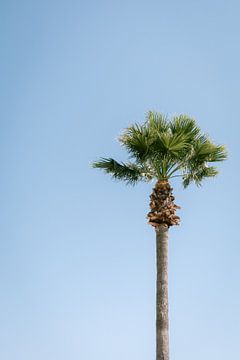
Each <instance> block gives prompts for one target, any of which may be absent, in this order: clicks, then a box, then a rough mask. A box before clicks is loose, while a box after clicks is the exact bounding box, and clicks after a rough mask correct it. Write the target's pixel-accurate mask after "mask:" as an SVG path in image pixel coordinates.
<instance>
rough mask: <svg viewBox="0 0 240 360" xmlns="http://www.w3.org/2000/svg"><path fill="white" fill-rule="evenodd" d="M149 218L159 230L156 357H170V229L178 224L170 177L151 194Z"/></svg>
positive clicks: (165, 358)
mask: <svg viewBox="0 0 240 360" xmlns="http://www.w3.org/2000/svg"><path fill="white" fill-rule="evenodd" d="M150 199H151V201H150V209H151V211H150V212H149V213H148V216H147V217H148V222H149V224H150V225H152V226H154V228H155V230H156V250H157V251H156V252H157V297H156V360H169V340H168V229H169V227H170V226H173V225H179V223H180V218H179V216H177V215H176V210H177V209H180V207H179V206H177V205H175V204H174V199H175V198H174V196H173V195H172V188H171V186H170V184H169V182H168V181H167V180H159V181H158V182H157V183H156V185H155V188H154V189H153V192H152V194H151V196H150Z"/></svg>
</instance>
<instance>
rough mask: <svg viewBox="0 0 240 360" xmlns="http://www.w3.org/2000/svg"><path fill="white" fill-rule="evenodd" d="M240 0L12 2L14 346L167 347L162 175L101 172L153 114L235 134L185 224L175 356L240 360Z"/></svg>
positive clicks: (7, 262)
mask: <svg viewBox="0 0 240 360" xmlns="http://www.w3.org/2000/svg"><path fill="white" fill-rule="evenodd" d="M239 16H240V5H239V2H238V1H233V0H230V1H228V2H227V1H221V0H220V1H206V0H205V1H198V2H197V1H190V0H189V1H186V0H182V1H177V0H172V1H153V0H149V1H146V0H145V1H141V0H140V1H131V0H129V1H126V0H123V1H106V0H103V1H73V0H69V1H65V0H60V1H54V0H48V1H47V0H43V1H41V2H36V1H30V0H29V1H27V0H23V1H21V2H19V1H12V0H9V1H2V2H1V12H0V17H1V21H0V27H1V31H0V34H1V49H2V56H1V98H2V102H1V131H0V137H1V141H0V159H1V162H0V164H1V180H0V181H1V186H0V192H1V205H0V206H1V217H0V228H1V242H0V247H1V248H0V288H1V297H0V307H1V321H0V335H1V336H0V338H1V346H0V357H1V359H4V360H16V359H17V360H32V359H34V360H42V359H44V360H50V359H51V360H52V359H58V360H65V359H71V360H75V359H81V360H94V359H98V360H103V359H104V360H112V359H113V358H114V359H115V360H120V359H121V360H122V359H125V360H128V359H129V360H130V359H133V358H135V359H138V360H145V359H154V357H155V323H154V322H155V236H154V231H153V229H152V228H151V227H150V226H148V225H147V223H146V219H145V217H146V213H147V212H148V202H149V198H148V196H149V194H150V192H151V188H152V186H153V184H140V185H139V186H136V187H134V188H131V187H126V186H125V185H124V184H122V183H117V182H112V181H111V179H110V178H108V177H107V176H105V175H104V174H102V173H101V172H98V171H96V170H93V169H91V168H90V166H89V165H90V163H91V161H92V160H95V159H97V158H98V157H99V156H112V157H115V158H116V159H118V160H124V159H126V154H125V153H124V152H123V150H122V149H121V148H120V147H119V144H118V143H117V141H116V139H117V137H118V135H119V134H120V133H121V131H122V129H123V128H125V127H126V126H128V125H129V124H131V123H134V122H143V121H144V117H145V114H146V112H147V111H148V110H156V111H160V112H163V113H166V114H169V115H173V114H179V113H185V114H189V115H190V116H192V117H195V118H196V119H197V121H198V122H199V125H200V126H201V128H202V130H203V131H204V132H207V133H208V134H209V135H210V136H211V137H212V139H213V140H214V141H216V142H217V143H222V144H226V145H227V147H228V150H229V160H228V161H227V162H225V163H224V164H222V165H221V166H220V169H221V174H220V175H219V177H218V178H216V179H214V180H210V181H208V182H206V183H204V186H203V187H202V188H200V189H199V188H195V187H194V186H192V187H190V188H189V189H187V190H183V189H182V187H181V185H180V184H179V183H178V182H177V181H176V182H174V184H173V185H174V189H175V190H174V191H175V195H176V203H177V204H179V205H181V207H182V209H181V211H179V214H180V216H181V219H182V223H181V226H180V227H177V228H172V229H171V231H170V249H169V280H170V285H169V300H170V348H171V360H192V359H194V360H200V359H201V360H202V359H203V358H204V359H213V358H216V359H219V360H225V359H226V358H228V359H229V358H233V359H235V358H237V356H238V354H239V352H240V348H239V332H240V325H239V324H240V310H239V299H240V287H239V270H240V265H239V252H240V245H239V239H238V238H239V236H238V230H237V224H238V222H239V219H238V203H239V200H240V199H239V191H238V177H239V140H238V133H239V130H240V129H239V87H240V86H239V84H240V73H239V62H240V48H239V31H240V24H239Z"/></svg>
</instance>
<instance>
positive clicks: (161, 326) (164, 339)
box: [156, 225, 169, 360]
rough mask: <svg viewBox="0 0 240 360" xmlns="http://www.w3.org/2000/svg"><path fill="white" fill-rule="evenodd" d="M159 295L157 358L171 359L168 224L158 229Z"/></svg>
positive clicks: (160, 359)
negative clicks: (169, 338)
mask: <svg viewBox="0 0 240 360" xmlns="http://www.w3.org/2000/svg"><path fill="white" fill-rule="evenodd" d="M156 249H157V297H156V360H169V340H168V226H167V225H160V226H159V227H158V228H157V229H156Z"/></svg>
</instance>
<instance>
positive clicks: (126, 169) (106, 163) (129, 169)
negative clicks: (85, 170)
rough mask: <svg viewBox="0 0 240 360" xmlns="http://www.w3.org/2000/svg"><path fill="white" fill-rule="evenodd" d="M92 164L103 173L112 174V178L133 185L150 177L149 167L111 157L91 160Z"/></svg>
mask: <svg viewBox="0 0 240 360" xmlns="http://www.w3.org/2000/svg"><path fill="white" fill-rule="evenodd" d="M92 166H93V167H94V168H98V169H102V170H104V172H105V173H107V174H110V175H112V177H113V178H114V179H117V180H123V181H126V183H128V184H131V185H135V183H136V182H138V181H140V180H143V181H149V180H151V179H152V175H151V172H150V171H149V169H147V168H146V167H140V166H138V165H137V164H134V163H131V162H128V163H124V162H121V163H119V162H117V161H116V160H114V159H112V158H101V159H100V160H99V161H96V162H93V164H92Z"/></svg>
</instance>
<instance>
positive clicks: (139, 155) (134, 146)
mask: <svg viewBox="0 0 240 360" xmlns="http://www.w3.org/2000/svg"><path fill="white" fill-rule="evenodd" d="M118 140H119V142H120V144H121V145H123V146H124V147H125V148H126V150H127V151H128V152H129V154H130V156H131V157H134V158H136V159H137V160H139V161H144V159H145V157H146V156H147V154H148V150H149V148H150V146H151V143H152V139H151V134H150V131H149V129H148V128H147V127H145V126H144V125H142V126H140V125H138V124H135V125H132V126H130V127H128V128H127V129H126V130H125V131H124V132H123V134H122V135H121V136H120V137H119V139H118Z"/></svg>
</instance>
